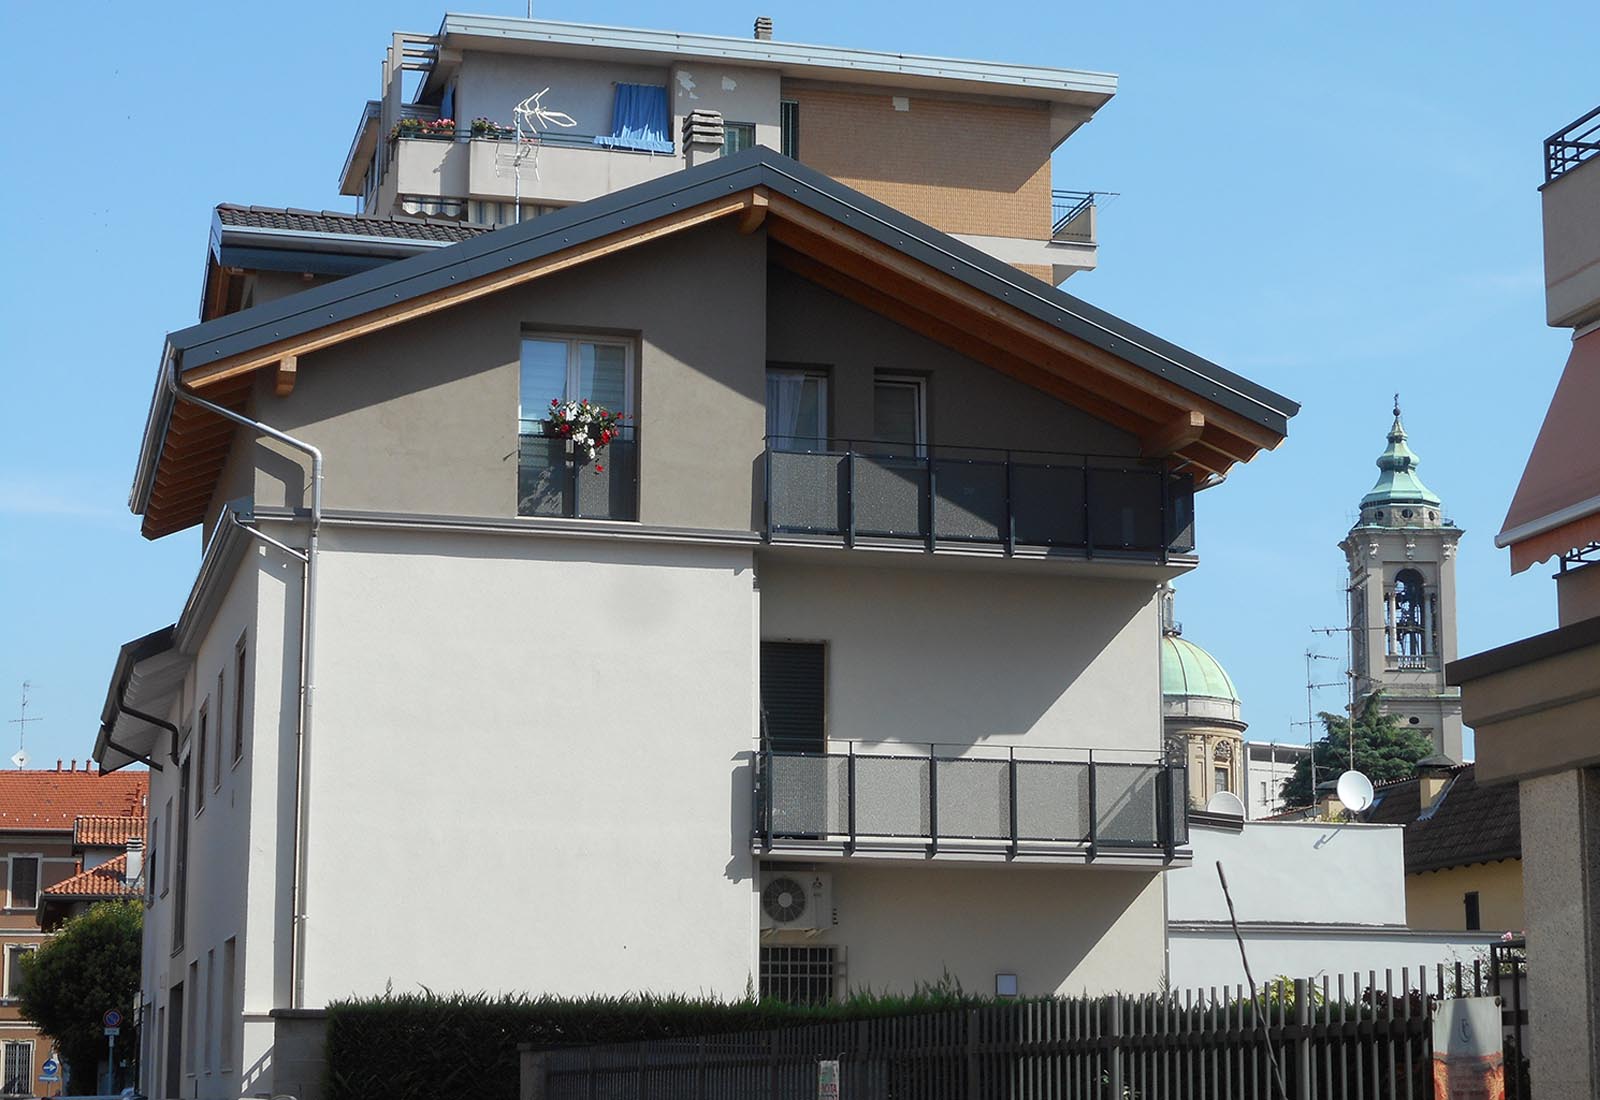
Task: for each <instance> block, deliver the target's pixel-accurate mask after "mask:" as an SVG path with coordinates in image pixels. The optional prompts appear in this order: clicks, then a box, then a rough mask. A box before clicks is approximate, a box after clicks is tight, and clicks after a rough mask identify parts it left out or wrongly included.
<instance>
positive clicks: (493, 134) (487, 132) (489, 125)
mask: <svg viewBox="0 0 1600 1100" xmlns="http://www.w3.org/2000/svg"><path fill="white" fill-rule="evenodd" d="M515 133H516V130H515V129H514V128H513V127H510V126H504V125H501V124H500V123H498V122H496V121H494V120H493V119H489V118H483V117H481V116H480V117H478V118H475V119H473V120H472V136H473V137H475V138H478V137H481V138H502V137H510V136H512V135H513V134H515Z"/></svg>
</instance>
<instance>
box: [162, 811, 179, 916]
mask: <svg viewBox="0 0 1600 1100" xmlns="http://www.w3.org/2000/svg"><path fill="white" fill-rule="evenodd" d="M161 819H162V821H164V822H165V823H166V829H167V831H166V834H165V835H164V836H163V837H162V838H161V840H162V844H161V846H162V847H163V848H165V849H166V850H167V865H166V867H164V868H163V869H162V872H161V896H162V897H166V896H167V891H168V890H170V889H172V856H173V853H174V852H176V851H177V849H176V848H174V847H173V846H172V799H170V798H169V799H167V811H166V813H164V814H162V815H161Z"/></svg>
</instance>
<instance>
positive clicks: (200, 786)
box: [194, 699, 211, 817]
mask: <svg viewBox="0 0 1600 1100" xmlns="http://www.w3.org/2000/svg"><path fill="white" fill-rule="evenodd" d="M210 751H211V700H210V699H207V700H206V701H205V702H204V703H201V704H200V714H199V716H198V717H197V718H196V719H195V765H194V816H196V817H199V816H200V811H201V810H204V809H205V808H206V753H208V752H210Z"/></svg>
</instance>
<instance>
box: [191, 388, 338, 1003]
mask: <svg viewBox="0 0 1600 1100" xmlns="http://www.w3.org/2000/svg"><path fill="white" fill-rule="evenodd" d="M165 382H166V389H167V391H168V392H169V393H170V394H171V396H172V397H173V398H174V399H175V400H178V401H187V402H188V403H190V404H192V405H197V406H199V407H200V408H202V409H205V410H206V411H208V412H210V413H213V414H214V415H216V416H220V417H222V418H223V419H225V420H230V421H232V422H234V423H235V424H238V425H240V426H241V427H245V428H249V429H250V430H251V431H254V432H256V433H258V434H260V435H264V436H267V437H268V438H270V439H276V440H277V441H278V442H280V443H282V444H284V445H285V446H287V447H290V448H293V449H294V450H297V451H300V452H302V453H303V454H305V455H307V456H308V457H309V458H310V459H311V512H310V515H309V517H308V520H309V522H308V524H307V529H306V548H305V553H304V556H303V557H302V556H301V555H299V554H296V555H295V556H296V557H299V558H300V560H301V563H302V566H303V568H304V573H303V583H302V588H301V598H300V669H299V672H300V715H299V722H298V730H297V731H296V732H297V738H296V740H297V743H298V752H297V753H296V757H295V776H294V798H295V818H294V877H293V883H292V892H291V895H290V910H291V916H290V935H291V941H290V962H291V972H292V975H293V988H292V991H291V993H290V1007H292V1008H299V1007H301V1004H302V1002H303V1001H304V999H305V921H306V908H305V884H306V831H307V826H308V824H309V820H308V817H309V813H308V809H309V804H310V799H309V791H310V786H309V772H310V766H311V730H312V717H313V713H314V711H313V704H314V702H315V694H316V652H317V650H316V641H317V573H318V570H317V565H318V555H317V543H318V539H319V538H320V537H321V527H322V451H321V450H319V449H318V448H317V447H315V446H313V445H312V444H310V443H307V442H306V441H305V440H303V439H297V438H296V437H294V436H292V435H290V434H289V433H288V432H285V431H283V430H281V429H279V428H274V427H273V426H272V425H270V424H267V423H264V422H263V421H260V420H252V419H251V418H250V417H248V416H245V415H244V414H243V413H238V412H234V411H233V410H232V409H230V408H227V407H226V406H224V405H218V404H216V403H215V402H213V401H208V400H206V399H205V398H204V397H201V396H200V395H199V394H197V393H195V392H193V391H192V390H188V389H185V388H184V385H183V383H182V381H180V380H179V378H178V368H177V364H176V363H173V364H172V366H171V369H169V370H168V371H167V372H166V374H165ZM230 510H231V506H230ZM221 518H222V517H219V523H218V525H217V526H218V529H217V532H216V533H214V535H213V538H212V541H213V542H222V541H224V540H226V539H227V538H228V537H229V536H228V535H227V534H223V533H222V532H223V531H224V530H226V531H227V532H229V533H232V532H236V531H239V530H241V529H242V528H243V524H240V523H238V522H237V514H235V516H234V517H233V518H234V519H235V522H232V523H222V522H220V519H221ZM234 537H235V538H237V537H239V536H237V535H235V536H234ZM179 621H180V623H181V622H182V619H180V620H179ZM180 641H181V634H180Z"/></svg>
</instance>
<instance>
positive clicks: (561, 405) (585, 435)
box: [545, 397, 627, 474]
mask: <svg viewBox="0 0 1600 1100" xmlns="http://www.w3.org/2000/svg"><path fill="white" fill-rule="evenodd" d="M625 419H627V417H626V416H625V415H624V414H623V413H618V412H612V411H611V410H610V409H608V408H606V407H605V406H604V405H596V404H594V403H593V402H591V401H590V400H589V399H588V398H584V399H582V400H580V401H563V400H562V399H561V398H559V397H556V398H552V399H551V400H550V416H549V418H548V419H547V420H546V421H545V423H546V424H547V425H548V427H549V430H550V434H551V435H553V436H555V437H556V438H558V439H566V440H569V441H570V442H571V443H572V445H573V447H574V449H575V450H576V451H577V453H578V454H579V455H580V456H582V457H583V458H584V459H585V460H587V461H589V462H594V463H595V467H594V472H595V473H597V474H599V473H604V472H605V467H604V466H602V465H600V464H599V463H598V462H596V461H595V460H596V459H598V458H599V457H600V454H601V452H602V451H604V450H605V449H606V448H607V447H608V446H610V445H611V444H612V442H614V441H615V440H616V438H617V437H618V436H619V435H620V434H621V432H622V422H623V421H624V420H625Z"/></svg>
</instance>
